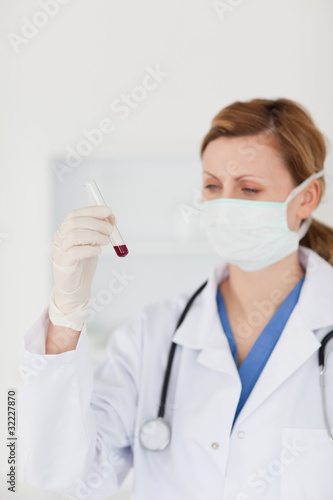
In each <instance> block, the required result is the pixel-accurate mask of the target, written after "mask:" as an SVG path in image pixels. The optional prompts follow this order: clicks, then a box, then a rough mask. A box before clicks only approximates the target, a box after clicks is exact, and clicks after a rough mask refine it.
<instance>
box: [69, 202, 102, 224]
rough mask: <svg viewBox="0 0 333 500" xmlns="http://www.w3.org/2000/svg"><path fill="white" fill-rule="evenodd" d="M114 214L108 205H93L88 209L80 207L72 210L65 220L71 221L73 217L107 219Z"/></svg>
mask: <svg viewBox="0 0 333 500" xmlns="http://www.w3.org/2000/svg"><path fill="white" fill-rule="evenodd" d="M111 214H112V210H111V208H110V207H108V206H106V205H101V206H98V205H91V206H88V207H80V208H75V209H74V210H71V211H70V212H69V213H68V214H67V215H66V217H65V219H64V221H65V220H68V219H71V218H72V217H81V216H83V217H85V216H88V217H96V219H106V218H107V217H109V216H110V215H111Z"/></svg>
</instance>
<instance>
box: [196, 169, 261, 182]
mask: <svg viewBox="0 0 333 500" xmlns="http://www.w3.org/2000/svg"><path fill="white" fill-rule="evenodd" d="M202 173H203V174H207V175H210V176H212V177H214V178H215V179H217V180H220V179H219V178H218V177H216V175H213V174H211V173H210V172H207V170H205V171H204V172H202ZM243 177H256V178H257V179H263V180H265V179H264V177H260V176H259V175H253V174H243V175H239V176H238V177H234V180H235V181H239V179H242V178H243Z"/></svg>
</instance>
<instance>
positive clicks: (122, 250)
mask: <svg viewBox="0 0 333 500" xmlns="http://www.w3.org/2000/svg"><path fill="white" fill-rule="evenodd" d="M84 187H85V188H86V190H87V193H88V195H89V197H90V199H91V201H92V203H94V204H95V205H99V206H101V205H106V203H105V201H104V199H103V196H102V194H101V192H100V190H99V189H98V186H97V184H96V182H95V181H94V179H92V180H91V181H89V182H87V183H86V184H85V185H84ZM110 241H111V243H112V246H113V248H114V250H115V252H116V254H117V255H118V257H125V256H126V255H127V254H128V248H127V246H126V245H125V242H124V240H123V238H122V236H121V234H120V232H119V229H118V228H117V225H116V224H114V226H113V231H112V233H111V234H110Z"/></svg>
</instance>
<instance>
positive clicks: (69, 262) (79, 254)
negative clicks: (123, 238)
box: [51, 245, 102, 271]
mask: <svg viewBox="0 0 333 500" xmlns="http://www.w3.org/2000/svg"><path fill="white" fill-rule="evenodd" d="M101 252H102V248H101V247H100V246H99V245H80V246H76V247H72V248H70V249H69V250H68V251H67V252H61V251H59V250H58V249H57V248H53V251H52V252H51V262H52V263H53V265H54V267H55V268H56V269H58V268H59V270H60V271H63V270H64V269H63V268H65V267H73V266H75V267H74V269H75V270H76V265H77V264H78V263H79V262H80V261H82V260H85V259H89V258H90V257H98V256H99V254H100V253H101Z"/></svg>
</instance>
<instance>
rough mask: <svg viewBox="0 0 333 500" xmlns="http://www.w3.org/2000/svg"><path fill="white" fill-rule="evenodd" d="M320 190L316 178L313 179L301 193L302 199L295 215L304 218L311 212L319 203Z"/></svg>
mask: <svg viewBox="0 0 333 500" xmlns="http://www.w3.org/2000/svg"><path fill="white" fill-rule="evenodd" d="M320 192H321V188H320V183H319V181H318V180H317V179H314V180H313V181H312V182H310V184H309V185H308V186H307V187H306V188H305V189H304V191H303V192H302V193H301V194H302V201H301V204H300V206H299V208H298V210H297V212H296V216H297V217H299V218H300V219H306V218H307V217H309V215H311V214H312V212H313V211H314V209H315V208H316V207H317V205H318V203H319V198H320Z"/></svg>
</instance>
